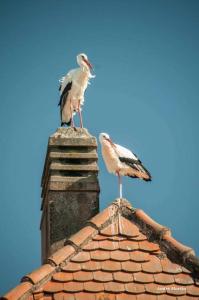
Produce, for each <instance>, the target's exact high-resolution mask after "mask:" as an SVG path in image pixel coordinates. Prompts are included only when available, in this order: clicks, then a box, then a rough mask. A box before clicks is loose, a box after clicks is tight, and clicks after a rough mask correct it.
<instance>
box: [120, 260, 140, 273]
mask: <svg viewBox="0 0 199 300" xmlns="http://www.w3.org/2000/svg"><path fill="white" fill-rule="evenodd" d="M122 270H123V271H126V272H139V271H140V270H141V264H138V263H135V262H133V261H125V262H122Z"/></svg>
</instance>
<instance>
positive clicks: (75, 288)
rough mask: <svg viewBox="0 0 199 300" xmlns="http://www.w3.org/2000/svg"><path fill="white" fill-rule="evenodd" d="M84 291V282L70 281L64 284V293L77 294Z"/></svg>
mask: <svg viewBox="0 0 199 300" xmlns="http://www.w3.org/2000/svg"><path fill="white" fill-rule="evenodd" d="M82 290H83V283H82V282H75V281H70V282H65V283H64V291H66V292H72V293H76V292H81V291H82Z"/></svg>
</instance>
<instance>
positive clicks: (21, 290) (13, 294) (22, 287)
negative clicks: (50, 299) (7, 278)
mask: <svg viewBox="0 0 199 300" xmlns="http://www.w3.org/2000/svg"><path fill="white" fill-rule="evenodd" d="M31 288H32V284H31V283H30V282H22V283H21V284H19V285H18V286H17V287H16V288H14V289H12V290H11V291H9V292H8V293H7V294H6V295H5V296H4V297H3V299H8V300H16V299H18V298H20V297H21V296H22V295H24V294H26V293H27V292H28V291H30V289H31Z"/></svg>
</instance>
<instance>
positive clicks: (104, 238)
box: [93, 234, 107, 241]
mask: <svg viewBox="0 0 199 300" xmlns="http://www.w3.org/2000/svg"><path fill="white" fill-rule="evenodd" d="M93 240H94V241H104V240H107V236H105V235H101V234H97V235H95V236H94V237H93Z"/></svg>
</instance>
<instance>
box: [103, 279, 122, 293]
mask: <svg viewBox="0 0 199 300" xmlns="http://www.w3.org/2000/svg"><path fill="white" fill-rule="evenodd" d="M104 289H105V291H106V292H110V293H121V292H124V291H125V286H124V284H123V283H118V282H114V281H112V282H111V281H110V282H105V283H104Z"/></svg>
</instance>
